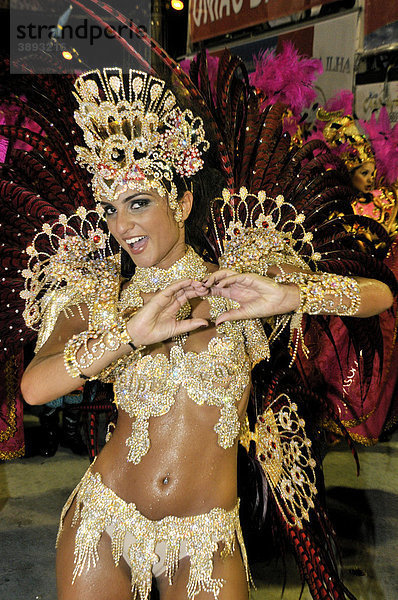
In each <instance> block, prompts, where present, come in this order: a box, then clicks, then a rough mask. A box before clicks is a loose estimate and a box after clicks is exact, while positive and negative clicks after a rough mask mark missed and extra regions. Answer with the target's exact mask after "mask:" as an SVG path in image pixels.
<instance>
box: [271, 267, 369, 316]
mask: <svg viewBox="0 0 398 600" xmlns="http://www.w3.org/2000/svg"><path fill="white" fill-rule="evenodd" d="M275 282H276V283H282V284H286V283H294V284H296V285H297V286H298V288H299V290H300V306H299V307H298V308H297V310H296V311H295V312H296V313H298V314H303V313H306V314H308V315H319V314H322V313H326V314H331V315H338V316H347V317H352V316H353V315H356V314H357V312H358V310H359V306H360V304H361V294H360V289H359V284H358V283H357V281H355V279H353V278H352V277H345V276H344V275H332V274H330V273H283V274H282V275H277V276H276V277H275ZM347 300H349V304H345V302H346V301H347Z"/></svg>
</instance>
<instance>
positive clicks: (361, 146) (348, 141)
mask: <svg viewBox="0 0 398 600" xmlns="http://www.w3.org/2000/svg"><path fill="white" fill-rule="evenodd" d="M317 118H318V119H319V120H320V121H328V123H327V125H326V126H325V128H324V130H323V135H324V137H325V140H326V142H327V143H328V144H329V146H330V147H331V148H332V149H333V148H334V149H336V151H337V154H338V155H339V156H340V158H341V159H342V160H344V162H345V164H346V167H347V169H348V170H349V171H352V170H353V169H356V168H357V167H359V166H360V165H361V164H362V163H365V162H367V161H369V160H374V154H373V152H372V148H371V146H370V143H369V141H368V140H367V138H366V137H365V136H364V135H361V133H360V131H359V129H358V127H357V126H356V124H355V120H354V118H353V117H352V116H351V115H344V116H342V113H341V111H335V112H334V113H329V112H327V111H324V110H322V109H320V110H318V113H317Z"/></svg>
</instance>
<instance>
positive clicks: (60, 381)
mask: <svg viewBox="0 0 398 600" xmlns="http://www.w3.org/2000/svg"><path fill="white" fill-rule="evenodd" d="M198 295H200V294H198V291H197V290H196V289H195V288H193V287H192V280H183V281H179V282H176V283H174V284H172V285H170V286H168V287H167V288H166V289H165V290H163V291H161V292H158V293H157V294H155V295H154V296H153V297H152V298H151V299H150V300H149V301H148V303H147V304H145V306H143V307H142V308H140V309H139V310H138V311H137V312H136V313H135V314H134V315H133V316H132V317H131V318H130V319H129V320H128V321H127V323H126V326H127V333H128V335H129V337H130V339H131V343H132V344H133V345H134V346H135V347H139V346H143V345H145V346H151V345H153V344H155V343H158V342H161V341H163V340H166V339H169V338H171V337H173V336H175V335H180V334H181V333H185V332H188V331H192V330H194V329H197V328H198V327H202V326H205V325H207V321H205V320H204V319H197V318H196V319H185V320H183V321H177V320H176V316H177V312H178V311H179V309H180V308H181V307H182V306H183V305H184V304H185V303H186V302H187V301H188V300H189V299H191V298H194V297H196V296H198ZM79 312H80V311H78V310H77V307H76V310H74V311H73V314H72V315H71V316H70V317H66V316H65V315H64V314H61V315H60V316H59V318H58V320H57V322H56V324H55V327H54V329H53V331H52V333H51V335H50V337H49V338H48V340H47V341H46V343H45V344H44V345H43V346H42V348H41V349H40V350H39V352H38V353H37V355H36V356H35V358H34V359H33V360H32V362H31V363H30V364H29V365H28V367H27V369H26V370H25V373H24V375H23V378H22V382H21V390H22V394H23V396H24V398H25V400H26V402H28V404H45V403H47V402H50V401H51V400H55V399H56V398H59V397H60V396H64V395H65V394H68V393H69V392H71V391H73V390H75V389H76V388H78V387H80V386H81V385H83V384H84V382H85V380H86V379H87V378H90V377H95V376H96V375H98V374H99V373H100V372H101V371H102V370H103V369H105V368H106V367H108V366H109V365H110V364H111V363H112V362H114V361H115V360H117V359H118V358H120V357H122V356H123V355H126V354H128V353H130V352H132V347H131V346H130V345H129V343H124V342H122V341H121V340H120V343H119V345H118V347H117V348H116V349H115V350H110V349H109V348H107V347H105V348H104V349H102V350H103V351H102V350H101V351H100V352H99V355H100V356H99V357H98V358H96V359H95V360H92V361H90V362H91V364H90V365H89V366H87V367H86V366H84V367H83V366H82V367H81V368H80V367H79V371H80V372H81V374H82V375H83V377H73V376H72V375H71V374H69V372H68V370H67V368H66V367H65V360H64V351H65V346H66V345H67V344H68V342H69V341H70V340H71V338H73V336H77V340H79V335H81V337H82V339H83V337H84V336H87V338H88V341H87V347H88V349H89V350H91V349H92V348H93V346H94V344H97V343H98V340H99V339H100V337H101V336H102V335H106V332H105V333H104V331H101V332H95V331H93V332H88V330H87V324H88V310H87V308H86V307H84V309H83V313H84V314H83V316H84V317H85V319H83V318H82V316H81V315H80V314H79ZM96 336H97V337H96ZM83 353H84V348H83V345H82V347H81V348H79V349H78V350H77V352H76V359H77V361H76V362H77V363H78V364H80V363H79V359H81V357H82V355H83ZM69 371H70V369H69Z"/></svg>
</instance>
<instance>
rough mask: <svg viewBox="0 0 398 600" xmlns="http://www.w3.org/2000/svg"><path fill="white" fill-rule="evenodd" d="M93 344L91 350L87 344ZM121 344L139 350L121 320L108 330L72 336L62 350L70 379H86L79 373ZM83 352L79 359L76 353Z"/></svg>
mask: <svg viewBox="0 0 398 600" xmlns="http://www.w3.org/2000/svg"><path fill="white" fill-rule="evenodd" d="M89 342H93V343H92V345H91V348H89V347H88V343H89ZM122 344H129V345H130V346H131V347H132V348H133V350H134V351H137V350H141V349H142V348H143V346H140V348H136V346H134V344H133V341H132V339H131V337H130V335H129V333H128V330H127V322H126V321H124V320H121V321H120V322H119V323H117V324H115V325H113V326H112V327H110V328H109V329H106V330H101V331H90V330H88V331H82V332H81V333H78V334H76V335H74V336H73V337H72V338H71V339H70V340H69V341H68V342H67V343H66V344H65V349H64V364H65V369H66V371H67V373H68V375H70V376H71V377H74V378H75V377H82V378H83V379H88V377H87V376H86V375H84V374H83V373H82V372H81V371H82V369H87V368H88V367H91V365H92V364H93V363H94V362H95V361H96V360H99V359H100V358H102V357H103V355H104V354H105V352H106V350H110V351H112V352H116V351H117V350H119V348H120V346H121V345H122ZM81 350H83V353H82V354H81V356H80V358H78V357H77V355H78V353H79V352H80V351H81Z"/></svg>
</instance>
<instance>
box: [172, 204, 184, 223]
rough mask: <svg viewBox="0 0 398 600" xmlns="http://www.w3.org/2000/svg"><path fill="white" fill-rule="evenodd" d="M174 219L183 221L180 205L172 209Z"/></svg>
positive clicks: (179, 221) (178, 221)
mask: <svg viewBox="0 0 398 600" xmlns="http://www.w3.org/2000/svg"><path fill="white" fill-rule="evenodd" d="M174 220H175V221H177V223H181V222H182V221H183V214H182V208H181V206H180V205H178V206H177V208H176V209H175V211H174Z"/></svg>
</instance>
